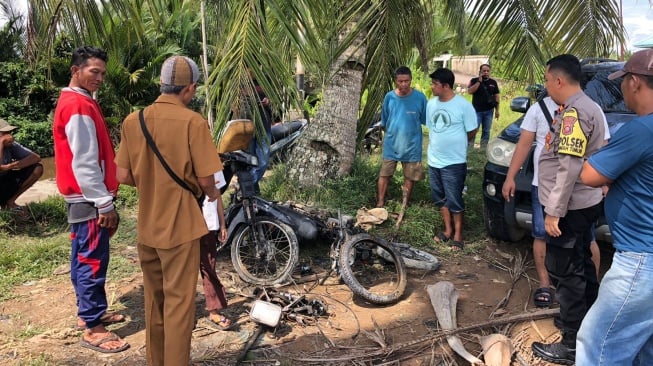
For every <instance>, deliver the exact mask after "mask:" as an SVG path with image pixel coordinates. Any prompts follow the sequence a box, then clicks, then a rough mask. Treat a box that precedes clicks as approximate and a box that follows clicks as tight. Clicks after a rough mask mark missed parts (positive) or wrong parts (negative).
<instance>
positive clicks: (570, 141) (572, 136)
mask: <svg viewBox="0 0 653 366" xmlns="http://www.w3.org/2000/svg"><path fill="white" fill-rule="evenodd" d="M586 148H587V136H585V133H584V132H583V129H582V128H581V126H580V121H579V120H578V112H577V111H576V109H575V108H571V109H568V110H566V111H565V113H564V114H563V115H562V125H561V126H560V144H559V145H558V153H559V154H566V155H572V156H577V157H583V156H585V149H586Z"/></svg>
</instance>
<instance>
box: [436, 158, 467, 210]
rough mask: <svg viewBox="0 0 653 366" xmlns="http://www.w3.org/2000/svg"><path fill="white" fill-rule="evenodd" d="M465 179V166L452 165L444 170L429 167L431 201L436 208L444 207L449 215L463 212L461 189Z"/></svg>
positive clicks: (463, 204) (463, 202)
mask: <svg viewBox="0 0 653 366" xmlns="http://www.w3.org/2000/svg"><path fill="white" fill-rule="evenodd" d="M466 177H467V164H466V163H462V164H453V165H449V166H445V167H444V168H434V167H432V166H429V184H430V186H431V199H432V200H433V204H435V205H436V206H437V207H438V208H440V207H443V206H446V207H447V208H448V209H449V211H451V213H459V212H463V211H464V210H465V201H464V200H463V188H464V187H465V178H466Z"/></svg>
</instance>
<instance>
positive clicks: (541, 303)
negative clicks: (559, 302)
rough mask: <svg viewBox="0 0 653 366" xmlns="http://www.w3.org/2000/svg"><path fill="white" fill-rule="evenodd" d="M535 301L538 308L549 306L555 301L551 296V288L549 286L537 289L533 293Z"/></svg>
mask: <svg viewBox="0 0 653 366" xmlns="http://www.w3.org/2000/svg"><path fill="white" fill-rule="evenodd" d="M533 303H534V304H535V306H537V307H538V308H548V307H549V306H551V304H552V303H553V299H552V296H551V289H550V288H548V287H540V288H538V289H537V290H535V293H534V294H533Z"/></svg>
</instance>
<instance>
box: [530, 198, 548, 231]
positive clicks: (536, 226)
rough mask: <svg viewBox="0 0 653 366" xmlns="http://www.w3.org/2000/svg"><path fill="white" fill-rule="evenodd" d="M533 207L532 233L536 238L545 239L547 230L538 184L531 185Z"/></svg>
mask: <svg viewBox="0 0 653 366" xmlns="http://www.w3.org/2000/svg"><path fill="white" fill-rule="evenodd" d="M531 207H532V208H533V215H532V218H531V220H532V222H533V224H532V226H533V228H532V230H531V235H532V236H533V238H535V239H542V240H544V236H545V235H546V231H545V230H544V209H543V208H542V204H541V203H540V197H539V196H538V189H537V186H531Z"/></svg>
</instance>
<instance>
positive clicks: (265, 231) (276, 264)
mask: <svg viewBox="0 0 653 366" xmlns="http://www.w3.org/2000/svg"><path fill="white" fill-rule="evenodd" d="M256 236H258V240H257V237H256ZM298 261H299V244H298V242H297V236H296V235H295V232H294V231H293V230H292V228H291V227H290V226H288V225H286V224H284V223H283V222H281V221H279V220H277V219H274V218H271V217H267V216H259V217H256V219H255V221H254V223H253V224H252V225H242V226H241V227H239V228H238V230H237V232H236V235H235V237H234V240H233V242H232V244H231V262H232V264H233V266H234V269H235V270H236V273H238V276H239V277H240V278H241V279H242V280H243V281H245V282H248V283H251V284H255V285H263V286H271V285H276V284H281V283H284V282H286V281H288V280H289V279H290V275H291V274H292V272H293V271H294V270H295V267H296V266H297V262H298Z"/></svg>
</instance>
